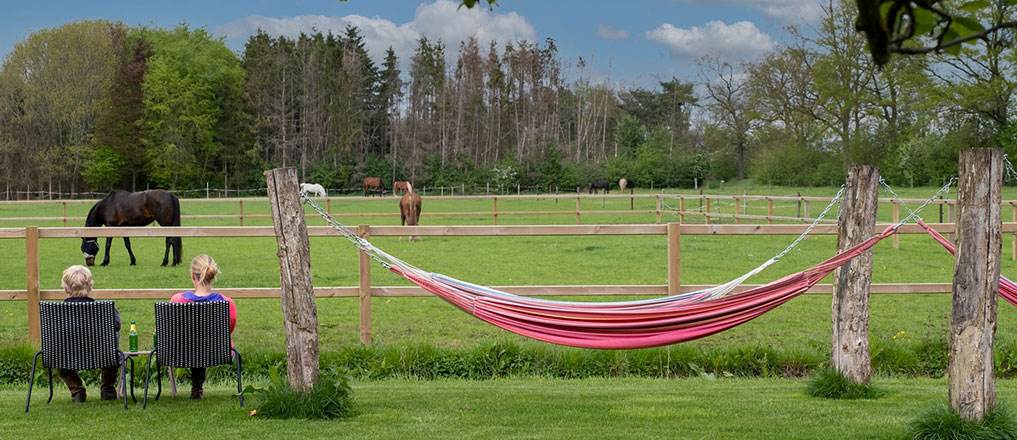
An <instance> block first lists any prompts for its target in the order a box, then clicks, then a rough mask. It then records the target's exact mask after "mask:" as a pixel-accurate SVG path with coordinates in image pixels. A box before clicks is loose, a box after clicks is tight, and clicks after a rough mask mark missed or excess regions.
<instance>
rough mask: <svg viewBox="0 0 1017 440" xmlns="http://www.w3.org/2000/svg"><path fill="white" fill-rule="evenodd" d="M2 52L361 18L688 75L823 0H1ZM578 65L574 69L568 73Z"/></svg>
mask: <svg viewBox="0 0 1017 440" xmlns="http://www.w3.org/2000/svg"><path fill="white" fill-rule="evenodd" d="M3 3H5V4H4V6H3V9H2V10H3V14H0V53H3V54H6V53H8V52H10V50H11V49H12V48H13V47H14V45H15V44H16V43H17V42H18V41H20V40H22V39H23V38H25V37H26V36H28V35H29V34H30V33H31V32H33V31H35V30H39V29H43V28H47V27H53V26H58V25H60V24H62V23H66V22H69V21H74V20H82V19H97V18H105V19H109V20H120V21H122V22H124V23H125V24H128V25H152V24H154V25H157V26H173V25H176V24H178V23H187V24H189V25H191V26H194V27H205V28H206V29H208V30H209V31H212V32H213V33H215V34H216V35H218V36H222V37H224V38H225V39H226V43H227V45H229V46H230V47H231V48H233V49H234V50H236V51H237V52H238V53H239V52H241V51H242V50H243V44H244V42H245V41H246V38H247V36H248V35H250V33H252V32H254V31H255V30H256V29H258V28H262V29H265V30H266V31H268V32H269V33H272V34H275V35H278V34H285V35H295V34H298V33H299V32H300V31H305V32H311V31H312V29H313V28H317V29H320V30H322V31H326V30H328V29H333V30H335V31H341V30H342V29H343V28H344V27H345V26H346V24H347V23H352V24H354V25H357V27H359V28H361V29H362V30H363V32H364V34H365V36H366V37H367V40H368V49H369V50H370V51H371V54H372V56H373V57H375V58H376V59H380V57H381V56H382V51H383V50H384V49H385V48H386V47H388V46H390V45H391V46H393V48H395V50H396V52H397V54H399V55H400V56H401V58H405V57H406V56H407V55H409V54H410V53H412V50H413V47H414V42H415V41H416V39H417V38H419V37H420V36H428V37H429V38H432V39H433V38H439V39H441V40H443V41H445V43H446V45H447V47H449V48H453V49H454V48H456V47H458V41H460V40H461V39H463V38H466V37H467V36H469V35H478V36H479V38H480V39H481V40H482V41H489V40H492V39H493V40H497V41H499V42H503V41H506V40H510V39H528V40H535V41H543V40H544V39H545V38H547V37H551V38H554V39H555V41H556V43H557V46H558V49H559V53H560V54H561V57H562V59H563V60H564V61H566V62H571V63H573V64H574V63H575V61H576V60H577V59H578V57H583V59H584V60H586V61H587V63H588V65H589V66H590V67H589V70H588V71H586V72H584V75H589V76H590V77H591V78H593V79H594V80H604V79H605V78H606V77H607V76H608V74H610V77H611V79H612V80H613V81H618V82H621V83H623V84H628V85H639V86H647V85H652V84H653V81H654V80H655V79H656V78H662V79H667V78H670V77H671V76H672V75H673V76H677V77H679V78H682V79H686V80H692V79H694V78H695V74H696V68H695V64H694V63H695V60H696V59H697V58H699V57H700V56H702V55H706V54H709V55H712V56H718V57H721V58H724V59H727V60H730V61H739V60H745V59H753V58H756V57H758V56H760V55H761V54H763V53H765V52H766V51H767V50H769V49H770V48H772V47H774V46H775V45H778V44H780V43H781V41H782V40H783V39H784V38H785V36H786V34H785V31H784V30H783V29H782V27H783V26H785V25H788V24H798V25H806V26H808V25H810V24H814V23H815V22H816V20H817V18H818V16H819V13H820V5H821V4H823V2H822V1H821V0H744V1H738V0H713V1H711V0H629V1H626V0H597V1H593V0H589V1H579V0H575V1H573V0H558V1H553V0H501V1H500V2H499V5H498V6H496V7H495V8H494V9H493V10H488V9H487V8H478V9H474V10H465V8H464V9H458V8H456V5H457V4H458V2H453V1H451V0H413V1H411V0H349V1H347V2H339V1H337V0H275V1H269V0H205V1H194V0H175V1H158V2H147V1H137V0H133V1H123V0H112V1H70V0H55V1H38V2H25V1H19V0H3ZM577 74H578V72H576V71H575V70H573V73H572V76H573V77H575V75H577Z"/></svg>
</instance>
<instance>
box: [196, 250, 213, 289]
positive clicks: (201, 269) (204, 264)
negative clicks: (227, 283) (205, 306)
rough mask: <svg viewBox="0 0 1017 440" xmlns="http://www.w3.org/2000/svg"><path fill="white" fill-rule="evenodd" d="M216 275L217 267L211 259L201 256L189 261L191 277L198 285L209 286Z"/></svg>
mask: <svg viewBox="0 0 1017 440" xmlns="http://www.w3.org/2000/svg"><path fill="white" fill-rule="evenodd" d="M218 274H219V266H217V265H216V264H215V260H213V259H212V257H210V256H208V255H205V254H201V255H198V256H197V257H194V259H193V260H191V276H192V277H194V279H196V280H198V284H202V285H205V286H211V285H212V282H214V281H215V276H216V275H218Z"/></svg>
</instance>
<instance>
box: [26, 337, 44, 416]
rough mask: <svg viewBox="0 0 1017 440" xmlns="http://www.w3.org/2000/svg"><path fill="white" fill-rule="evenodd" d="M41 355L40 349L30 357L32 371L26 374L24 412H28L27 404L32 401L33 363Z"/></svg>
mask: <svg viewBox="0 0 1017 440" xmlns="http://www.w3.org/2000/svg"><path fill="white" fill-rule="evenodd" d="M41 355H42V350H39V351H38V352H36V353H35V356H33V357H32V373H31V375H30V376H28V398H27V399H25V412H26V413H27V412H28V405H29V404H31V403H32V385H33V384H34V383H35V363H36V362H38V361H39V356H41Z"/></svg>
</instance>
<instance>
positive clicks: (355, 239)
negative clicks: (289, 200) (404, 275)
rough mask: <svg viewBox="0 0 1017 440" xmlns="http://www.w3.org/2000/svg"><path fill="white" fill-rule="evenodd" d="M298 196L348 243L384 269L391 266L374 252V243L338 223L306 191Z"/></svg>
mask: <svg viewBox="0 0 1017 440" xmlns="http://www.w3.org/2000/svg"><path fill="white" fill-rule="evenodd" d="M300 197H302V198H303V199H304V203H307V204H309V205H311V208H313V209H314V210H315V211H317V212H318V215H320V216H321V218H323V219H325V221H326V222H328V224H329V225H331V226H332V227H333V228H335V230H336V231H338V232H339V235H342V236H343V237H346V239H347V240H349V241H350V243H353V245H354V246H356V247H357V248H358V249H360V250H361V251H363V252H364V253H366V254H367V255H370V256H371V258H373V259H374V260H375V261H377V262H379V263H381V265H382V266H385V268H386V269H389V268H391V267H392V265H391V263H389V262H388V261H386V260H385V259H383V258H382V257H381V256H379V255H378V253H377V252H375V247H374V245H372V244H371V242H369V241H367V240H364V239H363V238H361V237H360V236H359V235H357V234H355V233H353V231H351V230H350V229H349V228H347V227H346V226H344V225H343V224H342V223H339V221H338V220H336V219H335V218H334V217H332V216H331V215H330V214H329V213H328V212H327V211H325V210H324V209H322V207H321V205H318V203H317V202H315V201H314V200H312V199H311V198H310V197H308V196H307V193H306V192H303V191H301V192H300Z"/></svg>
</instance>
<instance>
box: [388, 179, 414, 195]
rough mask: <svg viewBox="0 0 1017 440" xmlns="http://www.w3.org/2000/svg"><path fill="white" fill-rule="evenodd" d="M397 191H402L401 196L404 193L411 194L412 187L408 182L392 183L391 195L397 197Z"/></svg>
mask: <svg viewBox="0 0 1017 440" xmlns="http://www.w3.org/2000/svg"><path fill="white" fill-rule="evenodd" d="M399 191H402V192H403V194H406V193H409V192H413V185H411V184H410V182H406V181H403V180H400V181H398V182H396V183H393V184H392V193H393V194H395V195H397V196H398V195H399Z"/></svg>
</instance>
